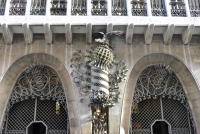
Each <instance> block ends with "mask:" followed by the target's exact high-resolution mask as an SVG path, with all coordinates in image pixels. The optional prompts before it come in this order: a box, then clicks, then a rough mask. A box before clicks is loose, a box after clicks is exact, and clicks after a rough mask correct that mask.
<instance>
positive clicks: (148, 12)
mask: <svg viewBox="0 0 200 134" xmlns="http://www.w3.org/2000/svg"><path fill="white" fill-rule="evenodd" d="M146 2H147V16H149V17H151V16H152V13H151V1H150V0H146Z"/></svg>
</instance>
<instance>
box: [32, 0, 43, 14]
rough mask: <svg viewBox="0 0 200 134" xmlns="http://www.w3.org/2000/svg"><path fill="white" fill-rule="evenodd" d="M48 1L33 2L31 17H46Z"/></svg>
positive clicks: (37, 0)
mask: <svg viewBox="0 0 200 134" xmlns="http://www.w3.org/2000/svg"><path fill="white" fill-rule="evenodd" d="M45 14H46V0H32V3H31V9H30V15H45Z"/></svg>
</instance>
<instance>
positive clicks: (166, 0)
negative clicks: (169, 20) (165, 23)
mask: <svg viewBox="0 0 200 134" xmlns="http://www.w3.org/2000/svg"><path fill="white" fill-rule="evenodd" d="M169 3H170V0H165V8H166V12H167V16H168V17H171V16H172V15H171V5H169Z"/></svg>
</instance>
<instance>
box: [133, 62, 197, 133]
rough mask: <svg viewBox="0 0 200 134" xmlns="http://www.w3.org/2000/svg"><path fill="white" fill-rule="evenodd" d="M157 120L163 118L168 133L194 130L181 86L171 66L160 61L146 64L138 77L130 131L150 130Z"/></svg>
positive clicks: (146, 131) (147, 131)
mask: <svg viewBox="0 0 200 134" xmlns="http://www.w3.org/2000/svg"><path fill="white" fill-rule="evenodd" d="M157 120H161V121H167V122H168V123H169V125H170V126H171V130H169V131H170V132H171V133H172V134H196V129H195V125H194V121H193V118H192V114H191V110H190V107H189V104H188V102H187V99H186V96H185V93H184V91H183V88H182V86H181V84H180V82H179V80H178V78H177V77H176V76H175V74H174V73H173V72H172V70H171V68H170V67H169V66H165V65H163V64H159V65H154V66H150V67H147V68H146V69H144V70H143V71H142V73H141V74H140V76H139V78H138V81H137V85H136V88H135V93H134V97H133V104H132V115H131V129H130V133H132V134H153V133H152V129H153V128H152V125H153V123H154V122H155V121H157ZM170 132H169V133H170Z"/></svg>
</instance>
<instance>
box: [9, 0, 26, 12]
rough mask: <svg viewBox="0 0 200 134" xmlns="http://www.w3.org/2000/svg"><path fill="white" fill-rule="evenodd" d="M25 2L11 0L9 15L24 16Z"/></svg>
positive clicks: (22, 0)
mask: <svg viewBox="0 0 200 134" xmlns="http://www.w3.org/2000/svg"><path fill="white" fill-rule="evenodd" d="M25 12H26V0H11V2H10V9H9V15H25Z"/></svg>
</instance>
